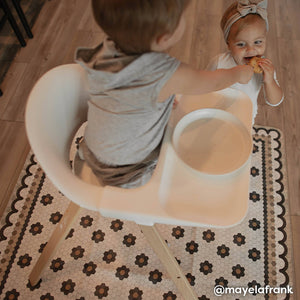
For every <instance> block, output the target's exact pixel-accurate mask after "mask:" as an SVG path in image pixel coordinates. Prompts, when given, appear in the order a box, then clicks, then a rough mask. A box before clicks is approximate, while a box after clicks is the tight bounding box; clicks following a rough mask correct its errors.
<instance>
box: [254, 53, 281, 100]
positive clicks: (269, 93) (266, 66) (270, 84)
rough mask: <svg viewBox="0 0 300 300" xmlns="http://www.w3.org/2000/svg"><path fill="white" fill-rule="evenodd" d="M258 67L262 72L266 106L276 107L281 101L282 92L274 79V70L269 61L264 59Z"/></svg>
mask: <svg viewBox="0 0 300 300" xmlns="http://www.w3.org/2000/svg"><path fill="white" fill-rule="evenodd" d="M259 65H260V66H261V68H262V69H263V71H264V83H263V84H264V86H263V89H264V90H263V91H264V97H265V100H266V102H267V103H268V104H270V105H272V106H277V105H279V104H280V103H281V102H282V101H283V98H284V97H283V91H282V89H281V87H280V86H279V84H278V83H277V82H276V79H275V77H274V74H275V70H274V66H273V64H272V62H271V60H269V59H267V58H264V59H262V61H261V62H259Z"/></svg>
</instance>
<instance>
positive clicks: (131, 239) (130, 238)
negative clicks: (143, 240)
mask: <svg viewBox="0 0 300 300" xmlns="http://www.w3.org/2000/svg"><path fill="white" fill-rule="evenodd" d="M135 240H136V237H135V236H134V235H132V234H131V233H130V234H128V235H125V236H124V239H123V244H124V245H126V247H130V246H133V245H134V244H135Z"/></svg>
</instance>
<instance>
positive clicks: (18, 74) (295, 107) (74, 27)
mask: <svg viewBox="0 0 300 300" xmlns="http://www.w3.org/2000/svg"><path fill="white" fill-rule="evenodd" d="M231 2H232V0H226V1H225V0H223V1H220V0H193V1H192V3H191V5H190V7H189V9H188V14H189V17H188V26H187V31H186V34H185V36H184V38H183V39H182V40H181V41H180V42H179V44H178V45H176V47H174V49H172V50H171V51H170V52H171V54H172V55H174V56H176V57H177V58H179V59H181V60H182V61H184V62H187V63H191V64H193V65H194V66H198V67H199V68H204V67H205V66H206V64H207V62H208V60H209V59H210V58H211V57H212V56H214V55H216V54H218V53H220V51H224V50H225V49H226V47H225V44H224V41H223V39H222V34H221V31H220V29H219V21H220V17H221V15H222V12H223V11H224V9H225V7H227V6H228V5H229V4H230V3H231ZM87 3H88V1H82V0H52V1H47V2H46V4H45V6H44V7H43V9H42V11H41V13H40V16H39V18H38V20H37V21H36V23H35V26H34V28H33V33H34V39H33V40H30V41H29V42H28V45H27V46H26V47H25V48H22V49H21V51H20V52H19V53H18V55H17V57H16V59H15V62H14V63H13V65H12V66H11V68H10V70H9V73H8V74H7V76H6V78H5V81H4V82H3V83H2V86H1V88H2V90H3V91H4V96H3V97H2V98H0V140H1V145H0V161H1V164H0V216H1V215H2V214H3V210H4V208H5V206H6V204H7V201H8V200H9V197H10V194H11V192H12V190H13V188H14V185H15V182H16V180H17V178H18V175H19V173H20V170H21V169H22V166H23V163H24V160H25V158H26V156H27V153H28V151H29V149H30V148H29V145H28V142H27V139H26V134H25V129H24V109H25V104H26V99H27V96H28V94H29V92H30V90H31V88H32V86H33V84H34V83H35V82H36V80H37V79H38V78H39V77H40V76H41V75H42V74H43V73H44V72H46V71H47V70H49V69H51V68H53V67H55V66H57V65H60V64H64V63H71V62H72V61H73V55H74V50H75V49H76V47H77V46H93V45H95V44H97V43H98V42H99V41H100V40H101V38H102V33H101V31H100V30H99V29H98V28H97V27H96V26H95V24H94V21H93V19H92V17H91V11H90V7H89V6H88V5H87ZM268 11H269V22H270V31H269V36H268V47H267V53H266V54H267V55H266V56H267V57H269V58H270V59H271V60H272V61H273V63H274V65H275V66H276V70H277V74H278V78H279V81H280V83H281V86H282V87H283V89H284V92H285V98H286V99H285V102H284V103H283V104H282V105H281V106H280V107H278V108H271V107H269V106H267V105H265V104H264V103H263V101H262V100H261V99H260V101H259V112H258V115H257V118H256V124H259V125H266V126H271V127H276V128H278V129H280V130H281V131H282V133H283V136H284V138H285V148H286V153H287V155H286V160H287V171H288V193H289V196H288V199H289V204H290V212H291V220H292V228H293V239H294V241H293V242H294V262H293V264H294V265H295V270H296V281H295V283H294V284H293V287H294V290H295V288H296V286H297V285H298V287H300V255H299V252H298V251H299V249H300V165H299V160H300V117H299V114H300V99H299V95H300V1H299V0H280V1H269V10H268ZM54 126H55V125H54ZM297 283H298V284H297ZM299 297H300V295H299ZM294 299H297V297H295V298H294ZM298 299H299V298H298Z"/></svg>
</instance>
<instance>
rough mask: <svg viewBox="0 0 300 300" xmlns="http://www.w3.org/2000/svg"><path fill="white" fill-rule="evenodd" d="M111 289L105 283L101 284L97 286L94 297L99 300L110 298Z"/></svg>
mask: <svg viewBox="0 0 300 300" xmlns="http://www.w3.org/2000/svg"><path fill="white" fill-rule="evenodd" d="M108 291H109V287H108V286H107V285H105V283H101V284H100V285H97V286H96V289H95V292H94V295H95V296H97V297H98V299H102V298H105V297H107V296H108Z"/></svg>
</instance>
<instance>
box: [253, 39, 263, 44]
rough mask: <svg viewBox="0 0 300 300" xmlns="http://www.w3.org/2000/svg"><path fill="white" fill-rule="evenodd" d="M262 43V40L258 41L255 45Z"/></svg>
mask: <svg viewBox="0 0 300 300" xmlns="http://www.w3.org/2000/svg"><path fill="white" fill-rule="evenodd" d="M261 43H262V41H261V40H257V41H255V42H254V44H255V45H260V44H261Z"/></svg>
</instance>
